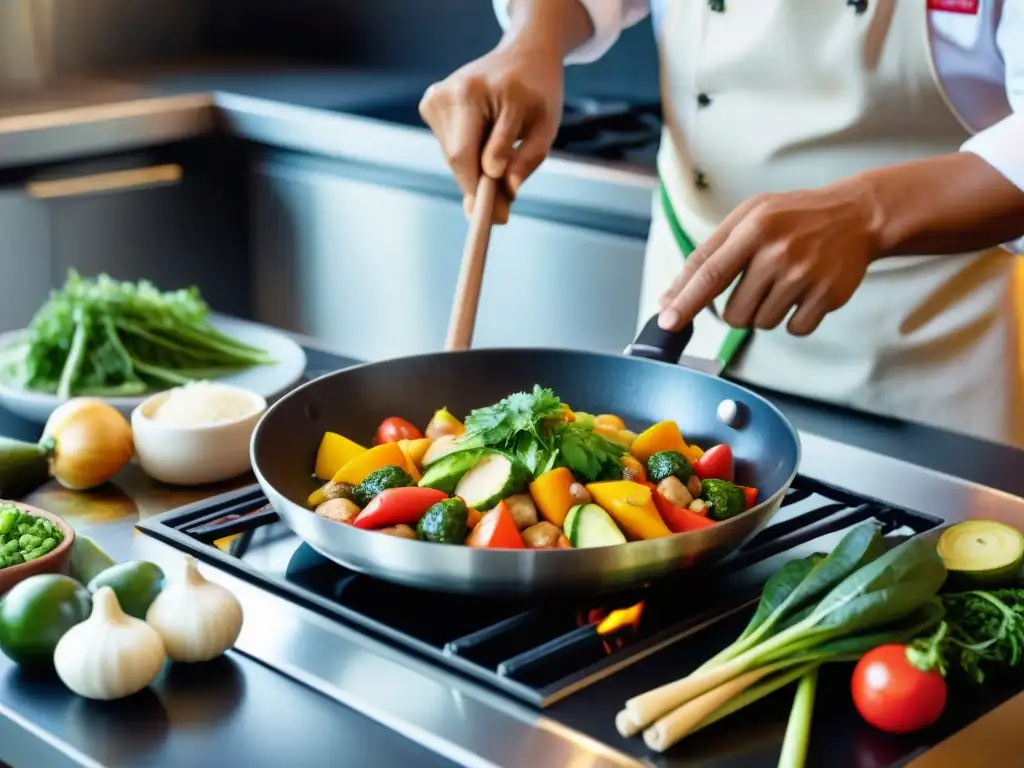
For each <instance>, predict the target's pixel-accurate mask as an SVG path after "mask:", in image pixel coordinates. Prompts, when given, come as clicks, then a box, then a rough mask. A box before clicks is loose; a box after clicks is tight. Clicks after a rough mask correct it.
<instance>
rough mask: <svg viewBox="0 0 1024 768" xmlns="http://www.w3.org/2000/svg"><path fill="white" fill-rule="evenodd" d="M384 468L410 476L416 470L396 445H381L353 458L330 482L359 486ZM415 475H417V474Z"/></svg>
mask: <svg viewBox="0 0 1024 768" xmlns="http://www.w3.org/2000/svg"><path fill="white" fill-rule="evenodd" d="M384 467H401V468H402V469H404V470H405V471H406V472H408V473H409V474H410V475H412V473H413V472H414V471H415V470H416V468H415V467H414V466H412V465H411V464H410V463H409V461H408V460H407V459H406V458H405V454H404V453H402V449H401V448H400V447H399V446H398V443H383V444H381V445H375V446H374V447H373V448H371V449H370V450H368V451H366V452H365V453H361V454H359V455H358V456H355V457H353V458H352V459H351V460H349V462H348V463H347V464H345V466H343V467H342V468H341V469H339V470H338V471H337V472H336V473H335V474H334V477H332V478H331V480H333V481H334V482H336V483H348V484H349V485H359V484H360V483H361V482H363V480H365V479H366V476H367V475H369V474H370V473H371V472H374V471H376V470H378V469H383V468H384ZM417 474H419V473H418V472H417ZM413 479H415V475H413Z"/></svg>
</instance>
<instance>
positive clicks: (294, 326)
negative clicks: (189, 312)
mask: <svg viewBox="0 0 1024 768" xmlns="http://www.w3.org/2000/svg"><path fill="white" fill-rule="evenodd" d="M363 175H364V178H357V177H355V176H354V175H350V174H347V173H346V171H345V169H344V168H343V167H342V166H341V165H340V164H339V165H338V166H336V167H334V168H324V167H320V168H315V167H312V166H310V165H308V164H302V163H299V162H296V163H290V162H288V161H287V160H274V161H269V162H264V163H261V164H259V165H258V166H257V168H256V170H255V172H254V175H253V182H252V197H251V199H252V215H251V222H252V224H251V226H252V230H251V233H250V241H251V243H252V252H253V270H254V281H255V295H254V314H255V316H256V318H257V319H259V320H261V321H263V322H267V323H271V324H273V325H278V326H281V327H284V328H288V329H290V330H294V331H298V332H302V333H306V334H309V335H311V336H313V337H316V338H318V339H321V340H322V341H324V342H326V343H328V344H329V345H331V346H332V347H335V348H337V349H339V350H340V351H342V352H344V353H346V354H348V355H351V356H353V357H356V358H359V359H365V360H376V359H382V358H387V357H392V356H398V355H405V354H414V353H418V352H425V351H430V350H437V349H440V348H441V347H442V346H443V343H444V336H445V328H446V325H447V320H448V311H449V307H450V303H451V299H452V296H453V294H454V290H455V282H456V279H457V275H458V269H459V259H460V257H461V253H462V245H463V239H464V237H465V233H466V221H465V218H464V216H463V214H462V207H461V204H460V203H459V202H458V201H457V200H454V199H452V198H451V197H450V196H446V195H442V194H432V193H430V192H427V191H421V190H415V189H409V188H401V187H399V186H396V185H393V184H390V183H387V182H384V181H375V180H373V179H372V178H366V177H365V176H366V174H363ZM643 250H644V246H643V241H642V240H641V239H639V238H633V237H623V236H619V235H614V234H609V233H605V232H600V231H597V230H594V229H590V228H586V227H579V226H573V225H569V224H564V223H561V222H557V221H549V220H542V219H540V218H531V217H529V216H516V217H514V218H513V221H512V223H510V224H509V225H508V226H506V227H501V228H497V229H495V231H494V233H493V236H492V239H491V248H490V253H489V257H488V262H487V270H486V273H485V277H484V285H483V290H482V294H481V300H480V310H479V312H478V315H477V331H476V335H475V339H474V344H475V346H480V347H484V346H556V347H573V348H577V349H591V350H600V351H620V350H621V349H622V348H623V347H624V346H625V345H626V344H627V343H628V341H629V340H630V338H631V336H632V333H633V331H634V326H635V322H636V312H637V302H638V298H639V290H640V271H641V267H642V261H643Z"/></svg>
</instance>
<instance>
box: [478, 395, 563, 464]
mask: <svg viewBox="0 0 1024 768" xmlns="http://www.w3.org/2000/svg"><path fill="white" fill-rule="evenodd" d="M561 413H562V401H561V400H559V399H558V396H557V395H556V394H555V393H554V392H553V391H551V390H550V389H546V388H544V387H541V386H540V385H539V384H534V385H533V392H514V393H513V394H511V395H509V396H508V397H506V398H504V399H503V400H500V401H499V402H497V403H495V404H494V405H489V406H487V407H486V408H477V409H476V410H475V411H473V412H471V413H470V414H469V416H467V417H466V432H465V434H464V435H463V436H462V438H461V440H462V441H466V442H468V441H474V442H479V443H481V444H483V445H487V446H493V447H496V448H502V449H511V448H514V444H515V442H516V440H517V438H519V436H520V435H522V434H527V435H530V436H532V437H534V438H536V439H538V440H543V434H542V429H541V426H542V424H543V422H544V420H545V419H551V418H555V417H557V416H559V415H561Z"/></svg>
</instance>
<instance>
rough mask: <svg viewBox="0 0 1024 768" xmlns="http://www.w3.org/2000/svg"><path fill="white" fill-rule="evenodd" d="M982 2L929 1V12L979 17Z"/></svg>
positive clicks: (963, 0)
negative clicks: (945, 12) (979, 7)
mask: <svg viewBox="0 0 1024 768" xmlns="http://www.w3.org/2000/svg"><path fill="white" fill-rule="evenodd" d="M980 5H981V0H928V10H929V11H947V12H948V13H966V14H968V15H970V16H977V15H978V6H980Z"/></svg>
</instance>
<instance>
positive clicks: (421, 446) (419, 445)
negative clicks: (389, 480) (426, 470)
mask: <svg viewBox="0 0 1024 768" xmlns="http://www.w3.org/2000/svg"><path fill="white" fill-rule="evenodd" d="M432 442H434V441H433V440H431V439H430V438H429V437H421V438H420V439H419V440H399V441H398V447H399V448H401V449H402V453H404V454H405V458H407V459H408V460H409V461H411V462H412V463H413V464H415V465H416V466H417V467H421V466H423V455H424V454H425V453H426V452H427V448H429V447H430V444H431V443H432Z"/></svg>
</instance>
